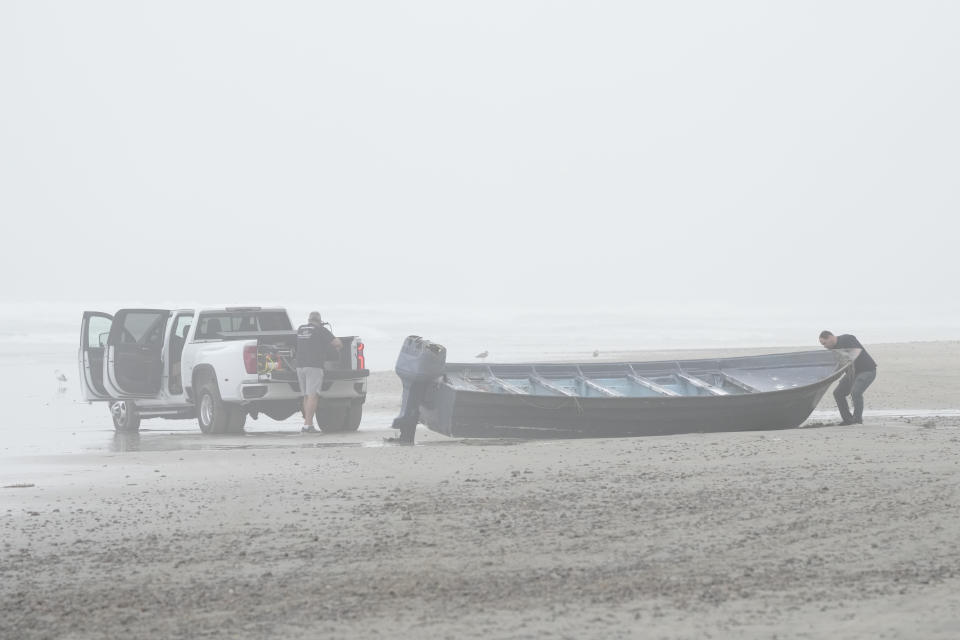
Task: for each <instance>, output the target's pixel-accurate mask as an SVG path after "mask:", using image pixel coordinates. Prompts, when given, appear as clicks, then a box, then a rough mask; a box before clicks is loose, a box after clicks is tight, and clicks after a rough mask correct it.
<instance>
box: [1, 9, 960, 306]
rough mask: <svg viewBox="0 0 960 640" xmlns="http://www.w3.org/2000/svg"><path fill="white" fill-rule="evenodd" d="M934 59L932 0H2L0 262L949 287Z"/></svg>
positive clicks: (174, 293)
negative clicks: (1, 229) (1, 228)
mask: <svg viewBox="0 0 960 640" xmlns="http://www.w3.org/2000/svg"><path fill="white" fill-rule="evenodd" d="M958 67H960V3H951V2H910V3H907V2H900V3H889V2H802V3H801V2H796V3H770V2H739V3H716V2H685V3H678V2H657V3H639V2H618V3H611V2H605V3H598V2H589V3H588V2H581V3H563V2H512V1H511V2H475V3H455V2H410V3H394V2H384V3H355V2H336V3H313V2H302V3H294V2H270V3H267V2H262V3H242V2H206V3H196V2H162V3H161V2H155V3H149V4H142V3H133V2H84V3H72V2H58V3H46V2H34V1H31V2H9V1H7V2H3V3H0V91H2V99H0V211H2V214H3V219H4V221H5V224H6V225H7V233H6V234H5V237H6V242H5V243H4V244H5V246H4V250H3V251H2V252H0V268H2V269H3V272H4V277H3V284H2V285H0V287H2V289H0V293H2V296H3V299H4V301H16V300H39V299H42V300H58V299H69V300H73V301H77V302H79V303H83V302H84V301H86V300H91V301H93V300H117V299H124V298H125V297H126V296H128V295H129V297H130V298H131V299H133V298H134V297H135V298H136V299H137V300H144V301H150V300H165V301H166V300H178V299H183V300H184V301H189V302H191V303H192V302H193V301H198V300H199V301H203V300H207V299H209V300H217V301H220V300H237V301H244V302H249V301H253V302H256V301H260V300H269V301H270V302H283V301H284V300H288V299H289V300H291V301H293V300H297V301H309V302H312V300H313V299H317V300H318V301H319V304H321V305H322V304H326V303H328V302H329V303H332V302H334V301H335V302H337V303H348V302H354V301H367V302H369V301H371V300H377V299H384V300H396V299H399V298H403V297H406V296H409V297H410V299H411V300H413V301H421V302H439V301H442V300H448V299H454V300H458V301H462V300H469V299H471V298H472V299H474V300H478V299H484V300H490V301H500V302H509V303H513V304H529V305H532V306H543V305H554V304H566V303H568V302H569V304H571V305H577V306H582V305H585V304H594V303H596V301H603V302H604V303H605V306H608V307H609V306H616V303H617V301H619V300H623V301H629V302H630V303H631V304H634V305H636V304H644V303H645V302H647V301H649V303H651V304H653V303H655V302H657V301H663V302H665V303H671V304H690V303H691V301H692V302H693V303H696V301H699V300H702V301H704V302H705V303H707V302H710V303H714V302H717V301H721V302H729V303H731V304H737V303H744V304H746V303H750V304H752V305H755V306H761V307H762V306H764V305H766V306H769V307H770V308H776V309H778V313H783V312H784V311H786V312H787V313H789V310H790V308H791V307H792V306H798V307H799V306H801V305H804V306H808V305H811V304H822V305H824V306H825V307H827V306H829V307H831V308H832V313H833V315H832V316H831V317H834V318H836V317H837V316H836V307H837V306H842V305H852V306H856V305H870V308H872V309H875V310H876V311H877V312H878V313H884V311H885V310H890V311H891V312H893V311H896V312H897V314H898V315H900V314H902V313H903V308H904V306H905V305H906V306H911V305H912V306H913V307H915V308H916V309H918V310H919V312H920V313H933V314H941V315H944V316H949V315H950V314H952V313H953V312H954V311H957V309H958V307H957V302H956V301H955V298H956V296H955V294H954V293H953V291H952V289H953V288H954V287H953V283H955V282H956V281H957V279H958V276H960V267H958V261H957V259H956V257H955V253H956V243H957V239H956V236H957V228H958V224H957V222H956V219H955V216H956V213H957V210H958V204H960V188H958V184H957V179H958V176H960V119H958V118H957V114H958V113H960V73H958ZM427 256H429V257H427ZM425 269H429V277H428V278H426V281H427V282H429V283H430V284H431V286H430V287H429V288H425V289H422V290H417V291H412V292H410V291H408V289H406V288H405V287H406V285H405V279H406V277H407V275H408V274H409V273H412V272H414V271H423V270H425ZM821 278H825V279H828V282H825V283H818V282H817V280H818V279H821ZM611 303H612V304H611Z"/></svg>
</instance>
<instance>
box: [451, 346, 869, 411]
mask: <svg viewBox="0 0 960 640" xmlns="http://www.w3.org/2000/svg"><path fill="white" fill-rule="evenodd" d="M821 353H823V352H820V351H793V352H789V353H775V354H758V355H752V356H733V357H730V358H697V359H693V360H650V361H637V362H604V363H599V362H598V363H592V362H591V363H587V364H588V366H593V365H600V366H623V367H625V368H627V369H629V368H630V366H631V365H633V366H635V365H640V364H642V365H645V366H655V365H659V364H664V365H671V366H673V367H674V368H676V367H677V365H682V364H689V363H696V362H701V363H704V362H719V361H724V362H727V361H733V360H745V359H756V358H774V357H784V356H798V355H812V354H821ZM830 353H833V354H837V355H842V356H843V357H846V360H847V361H846V362H843V361H842V360H838V361H837V362H836V368H835V369H834V370H833V372H831V373H830V374H829V375H827V376H824V377H823V378H820V379H819V380H816V381H814V382H810V383H807V384H804V385H799V386H794V387H786V388H783V389H769V390H758V391H754V392H750V393H737V394H729V395H679V396H622V397H615V396H605V397H597V396H581V395H574V396H550V395H538V394H529V393H528V394H511V393H503V392H501V391H488V390H483V389H476V390H474V389H464V388H461V387H457V386H454V385H453V384H452V383H450V382H449V381H447V380H446V379H442V380H441V382H440V386H441V387H444V388H446V389H448V390H450V391H452V392H454V393H456V394H457V395H458V396H461V395H462V396H465V399H469V398H474V397H475V398H485V399H486V398H497V399H500V400H508V399H513V398H515V399H517V400H519V401H525V400H526V401H528V399H530V398H536V399H537V401H540V400H546V401H547V402H549V403H554V402H555V403H557V404H562V405H565V404H567V403H569V402H570V401H576V402H577V403H587V404H603V405H609V404H611V403H616V404H625V403H628V402H631V403H637V402H638V401H639V402H642V403H643V404H646V403H649V402H651V401H653V402H657V403H660V402H670V403H677V402H679V401H683V400H687V401H693V402H699V401H701V400H709V401H710V402H713V403H719V402H721V401H728V402H729V401H733V400H734V399H739V400H740V401H742V400H743V399H745V398H758V397H763V398H767V397H769V396H771V395H773V394H784V393H796V392H802V391H804V390H813V389H816V388H818V387H821V386H825V385H829V384H832V383H833V382H834V381H836V380H837V379H839V378H840V377H841V376H842V375H844V374H845V373H846V372H847V371H848V370H849V369H851V368H852V367H853V359H852V358H850V356H849V355H847V354H846V353H845V352H844V350H831V351H830ZM583 364H584V363H579V362H517V363H511V362H502V363H488V364H481V363H456V362H454V363H448V364H447V365H446V366H445V367H444V378H445V377H446V376H447V375H448V374H451V373H457V371H456V370H455V368H456V367H464V368H468V369H487V368H492V367H497V366H516V367H531V372H533V371H534V370H535V368H536V367H538V366H545V365H554V366H556V365H561V366H562V365H568V366H571V367H577V368H579V367H580V366H582V365H583ZM801 366H802V365H801ZM806 366H821V365H806ZM776 368H780V367H776V366H768V367H751V369H760V370H762V369H776ZM451 369H454V370H452V371H451ZM680 370H681V371H683V372H686V373H691V371H690V370H688V369H685V368H684V367H682V366H681V367H680ZM537 373H540V372H537ZM582 374H583V375H585V376H586V377H588V378H589V377H590V376H589V374H588V373H587V372H582ZM548 379H549V378H548ZM467 382H469V380H467ZM508 401H509V402H512V400H508Z"/></svg>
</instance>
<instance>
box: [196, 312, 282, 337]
mask: <svg viewBox="0 0 960 640" xmlns="http://www.w3.org/2000/svg"><path fill="white" fill-rule="evenodd" d="M197 322H198V323H199V324H198V325H197V334H196V336H195V337H194V339H195V340H209V339H211V338H222V337H224V336H226V335H227V334H230V333H242V332H248V331H290V330H291V329H293V327H292V326H290V317H289V316H288V315H287V312H286V311H215V312H213V313H201V314H200V317H199V319H198V320H197Z"/></svg>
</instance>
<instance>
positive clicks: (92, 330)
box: [77, 311, 113, 402]
mask: <svg viewBox="0 0 960 640" xmlns="http://www.w3.org/2000/svg"><path fill="white" fill-rule="evenodd" d="M112 325H113V316H112V315H110V314H109V313H103V312H101V311H84V312H83V322H82V324H81V325H80V352H79V353H78V354H77V362H78V364H79V365H80V382H81V385H82V388H81V390H82V392H83V399H84V400H87V401H90V402H92V401H94V400H110V399H111V396H110V394H109V393H108V392H107V389H106V387H105V386H104V384H103V379H104V376H103V374H104V364H105V359H104V352H105V351H106V346H107V338H108V337H109V336H110V327H111V326H112Z"/></svg>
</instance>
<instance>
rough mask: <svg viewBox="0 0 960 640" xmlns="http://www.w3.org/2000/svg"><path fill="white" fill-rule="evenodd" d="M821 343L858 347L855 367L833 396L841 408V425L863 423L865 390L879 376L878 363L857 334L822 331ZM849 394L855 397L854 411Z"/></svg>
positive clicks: (828, 346)
mask: <svg viewBox="0 0 960 640" xmlns="http://www.w3.org/2000/svg"><path fill="white" fill-rule="evenodd" d="M820 344H822V345H823V346H824V347H826V348H827V349H856V350H857V351H856V352H854V353H851V355H854V354H856V355H855V359H854V361H853V369H852V370H851V371H848V372H847V374H846V375H844V376H843V378H841V379H840V383H839V384H838V385H837V388H836V389H834V391H833V397H834V398H835V399H836V401H837V408H838V409H840V417H841V418H842V422H840V424H841V425H850V424H863V392H864V391H866V390H867V387H869V386H870V385H871V384H873V381H874V380H875V379H876V377H877V363H876V361H875V360H874V359H873V358H872V357H870V354H869V353H867V350H866V349H864V347H863V345H862V344H860V341H859V340H857V338H856V336H853V335H850V334H846V333H845V334H843V335H840V336H835V335H833V333H832V332H830V331H821V332H820ZM847 396H851V397H852V398H853V413H852V414H851V413H850V406H849V405H848V404H847Z"/></svg>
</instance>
